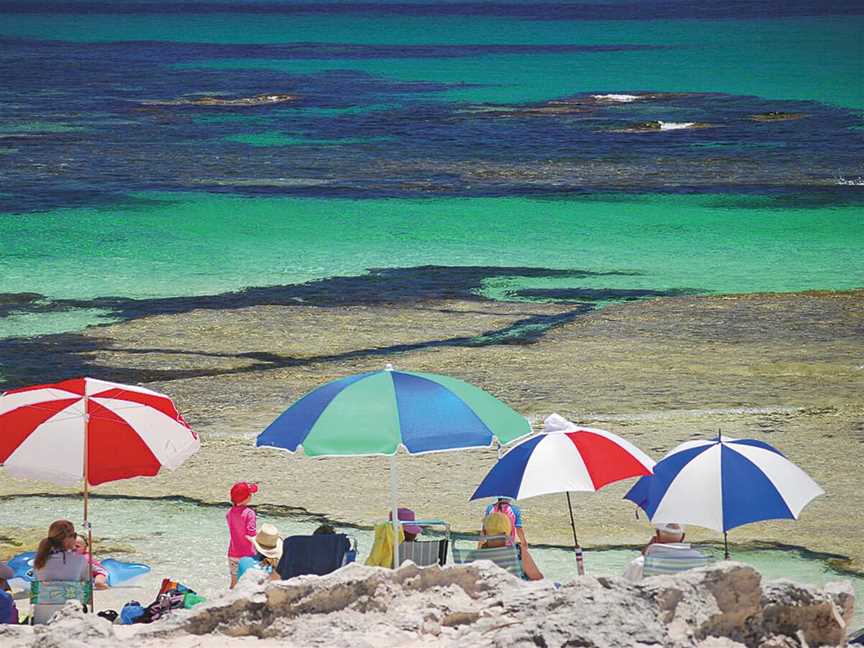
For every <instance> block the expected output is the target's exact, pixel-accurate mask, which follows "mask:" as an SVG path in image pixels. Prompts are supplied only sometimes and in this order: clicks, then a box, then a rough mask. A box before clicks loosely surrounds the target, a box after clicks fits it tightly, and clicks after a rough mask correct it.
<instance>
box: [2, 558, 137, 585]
mask: <svg viewBox="0 0 864 648" xmlns="http://www.w3.org/2000/svg"><path fill="white" fill-rule="evenodd" d="M35 557H36V552H35V551H25V552H24V553H20V554H18V555H17V556H15V557H14V558H10V559H9V567H10V568H11V569H12V571H13V575H12V576H11V577H10V578H18V579H21V581H23V582H24V583H25V585H26V584H29V583H30V582H31V581H32V580H33V559H34V558H35ZM101 564H102V567H103V568H104V569H105V572H106V573H107V575H108V584H109V585H111V586H115V585H119V584H120V583H126V582H129V581H131V580H133V579H135V578H138V577H139V576H143V575H144V574H147V573H149V572H150V566H149V565H145V564H143V563H135V562H123V561H120V560H114V559H113V558H106V559H105V560H102V561H101Z"/></svg>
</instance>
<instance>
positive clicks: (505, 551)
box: [453, 534, 525, 579]
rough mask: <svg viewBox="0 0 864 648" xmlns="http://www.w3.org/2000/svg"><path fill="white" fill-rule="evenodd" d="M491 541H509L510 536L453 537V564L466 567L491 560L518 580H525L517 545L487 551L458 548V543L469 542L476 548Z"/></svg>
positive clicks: (462, 535) (461, 535)
mask: <svg viewBox="0 0 864 648" xmlns="http://www.w3.org/2000/svg"><path fill="white" fill-rule="evenodd" d="M490 540H505V541H509V540H510V536H507V535H496V536H482V535H464V534H459V535H455V534H454V535H453V562H454V563H456V564H457V565H464V564H467V563H471V562H474V561H476V560H491V561H492V562H493V563H495V564H496V565H498V566H499V567H501V568H502V569H506V570H507V571H508V572H510V573H511V574H513V575H514V576H516V577H517V578H522V579H524V578H525V572H524V571H523V570H522V559H521V558H520V556H519V547H517V546H516V545H508V546H504V547H489V548H486V549H476V548H474V549H466V548H463V547H459V546H458V541H463V542H469V543H471V544H473V546H474V547H476V546H477V543H482V542H488V541H490Z"/></svg>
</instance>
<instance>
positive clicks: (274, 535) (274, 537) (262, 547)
mask: <svg viewBox="0 0 864 648" xmlns="http://www.w3.org/2000/svg"><path fill="white" fill-rule="evenodd" d="M249 542H251V543H252V544H253V545H254V546H255V549H256V550H257V551H258V553H260V554H261V555H262V556H264V557H265V558H277V559H278V558H281V557H282V537H281V536H280V535H279V529H277V528H276V527H275V526H273V525H272V524H262V525H261V529H260V530H259V531H258V535H256V536H255V537H254V538H252V537H250V538H249Z"/></svg>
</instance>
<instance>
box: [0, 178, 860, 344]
mask: <svg viewBox="0 0 864 648" xmlns="http://www.w3.org/2000/svg"><path fill="white" fill-rule="evenodd" d="M136 198H137V199H138V202H137V203H134V202H133V203H130V204H127V205H125V206H124V205H118V206H117V207H116V208H113V209H112V208H104V209H99V210H95V209H63V210H56V211H52V212H45V213H34V214H21V215H17V216H14V217H10V218H6V219H5V220H3V227H4V231H5V233H6V234H7V235H8V236H9V238H8V239H7V242H6V244H5V246H4V254H3V256H2V257H0V293H13V292H34V293H40V294H42V295H45V296H46V297H47V298H48V299H49V300H54V301H56V300H63V299H67V300H68V299H77V300H84V301H83V303H77V304H74V305H73V304H67V305H66V306H65V307H64V308H62V309H60V310H59V312H47V313H37V314H26V313H24V314H18V315H15V314H13V315H12V316H10V317H7V318H5V319H0V334H3V335H6V336H10V335H21V334H25V335H26V334H32V333H44V332H52V331H53V332H59V331H63V330H74V329H76V328H79V327H80V326H81V325H83V324H85V323H96V322H99V321H104V320H103V319H101V318H100V315H105V314H106V312H105V311H104V310H102V309H100V308H99V305H98V303H93V302H88V301H87V300H88V299H90V298H92V297H94V296H99V297H119V296H123V297H128V298H136V299H148V298H156V297H171V296H179V295H204V294H213V293H219V292H225V291H232V290H238V289H241V288H243V287H246V286H267V285H281V284H293V283H300V282H306V281H312V280H316V279H323V278H326V277H330V276H334V275H356V274H363V273H365V272H366V270H367V269H368V268H380V267H413V266H425V265H439V266H489V267H514V268H517V269H516V270H513V276H504V277H496V278H494V279H489V280H487V282H486V284H485V287H484V288H483V290H482V291H481V292H483V293H485V294H486V295H487V296H490V297H493V298H508V299H513V298H515V299H518V298H519V291H520V290H523V289H526V288H530V289H536V288H541V289H568V288H570V289H573V288H593V289H598V290H653V291H693V292H696V293H712V292H713V293H738V292H756V291H793V290H806V289H819V288H831V289H844V288H854V287H859V286H864V264H862V263H861V262H860V261H861V256H860V250H861V243H862V241H864V218H862V214H861V210H860V209H858V208H857V207H854V206H842V207H836V206H833V207H824V208H819V207H809V208H808V207H800V208H799V207H795V206H794V204H793V205H786V204H783V203H782V202H781V203H778V202H777V201H776V200H772V199H767V198H765V199H763V198H758V197H753V198H743V199H742V198H740V197H735V196H731V197H730V196H705V195H702V196H680V195H677V196H663V195H651V196H639V197H632V196H629V197H628V196H606V197H596V198H589V197H585V198H581V199H579V198H570V199H557V200H549V199H536V198H533V199H532V198H472V199H461V198H453V199H424V200H394V199H389V200H365V201H356V200H333V199H329V200H324V199H316V198H307V199H302V198H248V197H238V196H230V195H207V194H170V195H169V194H147V195H138V196H136ZM520 267H533V268H548V269H561V270H568V269H578V270H582V271H589V272H594V273H601V274H598V275H595V276H592V275H588V276H579V277H554V276H549V277H543V276H539V277H537V276H535V277H530V278H527V277H520V276H519V270H518V268H520ZM602 273H613V274H602ZM615 273H617V274H615ZM541 275H542V272H541ZM553 298H554V297H553ZM610 299H612V300H614V294H612V295H611V296H610ZM28 318H29V319H28Z"/></svg>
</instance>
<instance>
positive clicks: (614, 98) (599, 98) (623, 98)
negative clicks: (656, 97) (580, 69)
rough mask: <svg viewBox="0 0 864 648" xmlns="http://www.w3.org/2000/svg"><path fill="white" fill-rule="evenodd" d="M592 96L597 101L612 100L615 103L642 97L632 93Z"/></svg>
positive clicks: (628, 101) (627, 101)
mask: <svg viewBox="0 0 864 648" xmlns="http://www.w3.org/2000/svg"><path fill="white" fill-rule="evenodd" d="M591 97H592V98H594V99H596V100H597V101H610V102H613V103H630V102H631V101H636V100H638V99H641V98H642V97H640V96H639V95H630V94H595V95H591Z"/></svg>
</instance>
